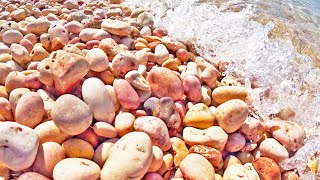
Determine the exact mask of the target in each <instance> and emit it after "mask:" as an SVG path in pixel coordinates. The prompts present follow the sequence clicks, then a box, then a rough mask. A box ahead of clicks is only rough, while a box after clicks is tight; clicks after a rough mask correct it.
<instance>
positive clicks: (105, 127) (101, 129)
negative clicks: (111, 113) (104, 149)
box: [93, 122, 117, 138]
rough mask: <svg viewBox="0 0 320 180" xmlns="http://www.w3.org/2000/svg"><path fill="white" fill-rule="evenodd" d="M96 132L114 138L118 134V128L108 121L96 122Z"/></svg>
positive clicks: (94, 128)
mask: <svg viewBox="0 0 320 180" xmlns="http://www.w3.org/2000/svg"><path fill="white" fill-rule="evenodd" d="M93 130H94V132H95V133H96V134H97V135H99V136H102V137H106V138H114V137H116V136H117V131H116V129H115V128H114V127H113V126H112V125H111V124H108V123H106V122H96V123H94V125H93Z"/></svg>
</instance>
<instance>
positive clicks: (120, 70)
mask: <svg viewBox="0 0 320 180" xmlns="http://www.w3.org/2000/svg"><path fill="white" fill-rule="evenodd" d="M111 68H112V73H113V74H114V75H115V76H116V77H119V76H121V77H123V76H125V75H126V74H127V73H128V72H129V71H132V70H138V68H139V64H138V61H137V59H136V57H135V56H134V55H133V54H132V53H130V52H128V51H123V52H120V53H119V54H117V55H116V56H115V57H114V58H113V60H112V64H111Z"/></svg>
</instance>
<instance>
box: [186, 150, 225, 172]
mask: <svg viewBox="0 0 320 180" xmlns="http://www.w3.org/2000/svg"><path fill="white" fill-rule="evenodd" d="M189 151H190V153H197V154H200V155H201V156H203V157H205V158H206V159H207V160H208V161H209V162H210V163H211V164H212V166H213V167H214V168H215V170H218V169H221V168H222V167H223V159H222V154H221V152H220V151H218V150H216V149H215V148H213V147H209V146H204V145H193V146H191V147H190V149H189Z"/></svg>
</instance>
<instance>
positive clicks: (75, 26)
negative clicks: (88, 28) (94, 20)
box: [65, 21, 83, 34]
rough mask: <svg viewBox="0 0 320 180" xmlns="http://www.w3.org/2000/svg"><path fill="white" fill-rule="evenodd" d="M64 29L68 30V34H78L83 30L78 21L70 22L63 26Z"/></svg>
mask: <svg viewBox="0 0 320 180" xmlns="http://www.w3.org/2000/svg"><path fill="white" fill-rule="evenodd" d="M65 28H66V29H67V30H68V32H69V33H73V34H79V33H80V32H81V30H82V29H83V25H82V24H81V23H79V22H78V21H71V22H68V23H67V24H66V25H65Z"/></svg>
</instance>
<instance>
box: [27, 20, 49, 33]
mask: <svg viewBox="0 0 320 180" xmlns="http://www.w3.org/2000/svg"><path fill="white" fill-rule="evenodd" d="M50 25H51V23H50V22H49V21H48V20H46V19H45V18H39V19H36V20H34V21H31V22H29V23H28V24H27V26H26V29H27V30H28V31H29V32H30V33H33V34H35V35H41V34H43V33H47V32H48V29H49V27H50Z"/></svg>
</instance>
